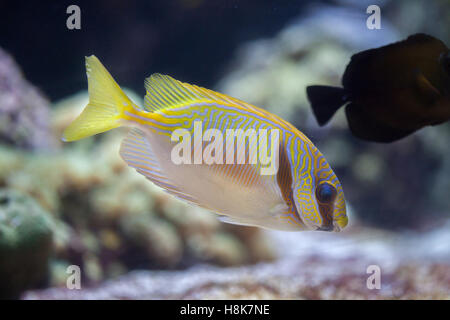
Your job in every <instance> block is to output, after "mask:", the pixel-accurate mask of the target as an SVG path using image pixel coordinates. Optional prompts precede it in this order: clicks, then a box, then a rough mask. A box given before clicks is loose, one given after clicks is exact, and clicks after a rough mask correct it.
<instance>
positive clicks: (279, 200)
mask: <svg viewBox="0 0 450 320" xmlns="http://www.w3.org/2000/svg"><path fill="white" fill-rule="evenodd" d="M86 69H87V76H88V84H89V104H88V105H87V106H86V108H85V109H84V110H83V112H82V113H81V114H80V116H79V117H78V118H77V119H76V120H75V121H74V122H73V123H72V124H71V125H70V126H69V127H68V128H67V129H66V130H65V131H64V134H63V140H64V141H74V140H78V139H82V138H85V137H88V136H91V135H94V134H97V133H100V132H105V131H107V130H110V129H113V128H117V127H120V126H126V127H130V128H131V130H130V132H129V134H128V136H127V137H126V138H125V139H124V141H123V142H122V145H121V149H120V155H121V157H122V158H123V159H124V160H125V161H126V162H127V164H128V165H129V166H131V167H133V168H135V169H136V170H137V171H138V172H139V173H141V174H142V175H144V176H145V177H146V178H148V179H149V180H150V181H152V182H153V183H154V184H156V185H157V186H159V187H161V188H163V189H164V190H165V191H167V192H169V193H170V194H172V195H174V196H175V197H177V198H179V199H182V200H184V201H187V202H189V203H192V204H194V205H198V206H201V207H204V208H207V209H209V210H211V211H213V212H215V213H217V214H219V215H220V216H221V218H222V220H223V221H225V222H229V223H236V224H243V225H252V226H259V227H264V228H271V229H278V230H290V231H299V230H326V231H340V230H341V229H342V228H344V227H345V226H346V225H347V215H346V207H345V199H344V194H343V191H342V187H341V184H340V182H339V180H338V178H337V177H336V175H335V174H334V172H333V171H332V170H331V168H330V166H329V165H328V163H327V161H326V160H325V158H324V156H323V155H322V154H321V153H320V152H319V150H318V149H317V148H316V147H315V146H314V145H313V143H312V142H311V141H310V140H309V139H308V138H307V137H306V136H305V135H304V134H303V133H301V132H300V131H299V130H297V129H296V128H295V127H294V126H292V125H291V124H290V123H288V122H286V121H284V120H283V119H281V118H279V117H277V116H275V115H273V114H271V113H269V112H267V111H265V110H262V109H260V108H257V107H255V106H252V105H250V104H248V103H245V102H243V101H240V100H238V99H235V98H232V97H230V96H227V95H224V94H221V93H217V92H214V91H211V90H208V89H204V88H201V87H198V86H195V85H190V84H187V83H182V82H180V81H177V80H175V79H173V78H171V77H169V76H164V75H160V74H153V75H152V76H151V77H149V78H147V79H146V82H145V87H146V91H147V94H146V96H145V106H144V108H141V107H139V106H137V105H135V104H134V103H133V102H132V101H131V100H130V99H129V98H128V97H127V96H126V95H125V94H124V92H123V91H122V90H121V89H120V87H119V86H118V85H117V83H116V82H115V81H114V79H113V78H112V77H111V75H110V74H109V73H108V71H107V70H106V69H105V68H104V67H103V65H102V64H101V63H100V61H99V60H98V59H97V58H96V57H95V56H90V57H87V58H86ZM198 130H199V131H198ZM233 130H237V131H239V130H241V131H240V132H241V133H242V132H244V134H243V135H242V134H240V135H236V136H235V137H236V141H235V142H236V143H234V144H233V140H231V144H228V143H229V142H230V141H229V140H228V138H229V137H230V136H231V137H232V138H234V136H232V135H229V133H230V132H234V131H233ZM198 132H202V133H203V137H201V136H199V135H198V134H199V133H198ZM249 132H250V133H251V134H249V135H247V133H249ZM253 133H256V136H257V137H256V138H255V139H251V138H252V137H253V136H252V134H253ZM263 133H264V134H265V135H264V134H263ZM269 133H270V134H269ZM273 133H276V134H273ZM272 134H273V135H272ZM180 137H181V138H180ZM222 137H226V138H227V139H226V143H225V142H224V143H223V145H222V144H221V139H222ZM261 137H263V138H261ZM199 139H200V140H199ZM199 141H200V142H199ZM180 145H183V146H185V147H186V149H183V148H181V149H180ZM199 146H200V150H201V151H200V153H199V152H198V150H197V148H196V147H199ZM256 149H258V150H257V151H258V152H256V151H255V150H256ZM180 150H182V151H181V152H180ZM202 150H203V151H202ZM262 150H263V151H264V152H263V151H262ZM191 151H192V154H191ZM253 151H255V153H253ZM266 151H267V152H266ZM201 152H203V153H201ZM222 152H223V155H222ZM265 152H266V153H267V155H271V156H272V158H273V159H274V162H271V163H270V162H269V163H268V162H267V161H266V160H267V159H266V160H264V161H263V159H265V158H264V157H261V155H263V154H265ZM230 153H231V155H232V156H229V155H230ZM199 155H200V158H198V156H199ZM252 155H259V156H260V157H258V156H254V157H253V156H252ZM274 155H275V157H273V156H274ZM202 156H203V159H202V158H201V157H202ZM240 156H243V157H242V158H240ZM180 157H181V158H182V159H184V160H182V161H180ZM191 159H193V161H192V162H189V161H190V160H191ZM236 159H240V160H237V161H236ZM199 160H200V161H199ZM201 160H203V161H201ZM229 160H230V161H229ZM241 160H244V161H241ZM245 160H246V161H245ZM272 164H275V170H274V171H273V172H272V173H270V172H269V173H267V172H266V173H264V170H263V169H267V168H268V167H267V166H270V165H272Z"/></svg>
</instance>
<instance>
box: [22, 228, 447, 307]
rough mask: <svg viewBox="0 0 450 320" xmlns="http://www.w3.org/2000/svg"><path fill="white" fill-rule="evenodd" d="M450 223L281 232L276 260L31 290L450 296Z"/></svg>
mask: <svg viewBox="0 0 450 320" xmlns="http://www.w3.org/2000/svg"><path fill="white" fill-rule="evenodd" d="M448 227H449V224H447V225H445V226H443V227H440V228H437V229H435V230H432V231H429V232H427V233H423V234H420V236H419V235H418V234H409V235H403V236H399V235H398V234H396V233H390V232H383V231H380V230H371V229H361V228H353V229H352V230H351V232H350V233H347V234H345V235H344V234H332V233H318V232H316V233H307V232H304V233H288V234H287V233H283V232H273V233H271V235H272V236H271V242H273V244H274V245H275V246H276V247H277V248H278V249H279V253H280V257H279V259H277V260H275V261H273V262H267V263H258V264H255V265H251V266H242V267H228V268H219V267H215V266H211V265H197V266H194V267H192V268H189V269H186V270H182V271H135V272H132V273H130V274H128V275H125V276H122V277H120V278H119V279H117V280H114V281H108V282H105V283H103V284H102V285H100V286H97V287H91V288H87V287H86V288H83V289H82V290H66V289H58V288H50V289H46V290H41V291H30V292H28V293H27V294H26V295H25V296H24V298H25V299H221V300H228V299H449V298H450V256H449V255H448V238H449V237H450V232H449V230H450V229H449V228H448ZM444 243H445V244H444ZM293 244H295V245H293ZM369 266H375V267H379V271H380V287H379V289H377V288H375V289H373V288H369V287H368V285H367V283H368V279H369V277H370V276H371V275H373V274H374V271H371V270H372V269H368V267H369ZM368 270H369V271H368ZM369 282H370V283H371V284H373V282H372V281H369Z"/></svg>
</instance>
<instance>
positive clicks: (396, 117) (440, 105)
mask: <svg viewBox="0 0 450 320" xmlns="http://www.w3.org/2000/svg"><path fill="white" fill-rule="evenodd" d="M342 85H343V88H337V87H329V86H309V87H307V89H306V91H307V95H308V99H309V101H310V103H311V106H312V109H313V112H314V115H315V116H316V118H317V121H318V123H319V124H320V125H324V124H325V123H327V122H328V121H329V120H330V119H331V117H332V116H333V115H334V113H335V112H336V111H337V110H338V109H339V108H340V107H341V106H343V105H346V107H345V113H346V116H347V121H348V124H349V128H350V130H351V132H352V133H353V135H355V136H357V137H359V138H361V139H365V140H369V141H376V142H392V141H395V140H398V139H401V138H403V137H405V136H407V135H409V134H411V133H413V132H414V131H416V130H418V129H420V128H423V127H425V126H428V125H437V124H440V123H443V122H446V121H448V120H450V52H449V49H448V48H447V46H446V45H445V44H444V43H443V42H442V41H440V40H438V39H436V38H434V37H432V36H429V35H426V34H415V35H412V36H410V37H408V38H407V39H406V40H403V41H400V42H396V43H393V44H390V45H387V46H384V47H380V48H376V49H370V50H366V51H362V52H360V53H357V54H355V55H353V56H352V58H351V61H350V63H349V64H348V66H347V68H346V70H345V73H344V75H343V77H342Z"/></svg>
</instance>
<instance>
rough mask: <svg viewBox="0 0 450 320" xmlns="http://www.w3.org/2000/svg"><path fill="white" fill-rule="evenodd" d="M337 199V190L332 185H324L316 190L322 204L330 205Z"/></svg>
mask: <svg viewBox="0 0 450 320" xmlns="http://www.w3.org/2000/svg"><path fill="white" fill-rule="evenodd" d="M335 197H336V188H335V187H333V186H332V185H331V184H328V183H322V184H321V185H319V186H318V187H317V189H316V198H317V200H319V202H320V203H330V202H332V201H333V200H334V198H335Z"/></svg>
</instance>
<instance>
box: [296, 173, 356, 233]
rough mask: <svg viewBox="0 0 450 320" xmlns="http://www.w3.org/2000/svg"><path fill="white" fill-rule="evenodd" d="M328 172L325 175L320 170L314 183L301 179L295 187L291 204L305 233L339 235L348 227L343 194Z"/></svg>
mask: <svg viewBox="0 0 450 320" xmlns="http://www.w3.org/2000/svg"><path fill="white" fill-rule="evenodd" d="M326 166H328V164H326ZM327 171H328V175H326V174H324V172H325V171H322V170H321V171H320V173H319V174H316V175H315V177H314V178H315V179H312V178H309V179H308V178H307V179H300V180H299V181H298V182H297V183H296V185H295V187H294V192H293V193H294V195H295V196H294V202H295V206H296V209H297V212H298V214H299V217H300V218H301V220H302V222H303V223H304V225H305V226H306V228H307V229H308V230H319V231H335V232H339V231H341V230H342V229H343V228H345V226H346V225H347V223H348V218H347V212H346V206H345V198H344V192H343V190H342V186H341V184H340V182H339V180H338V179H337V177H336V175H335V174H334V172H333V171H332V170H331V169H329V168H328V170H327Z"/></svg>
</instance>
